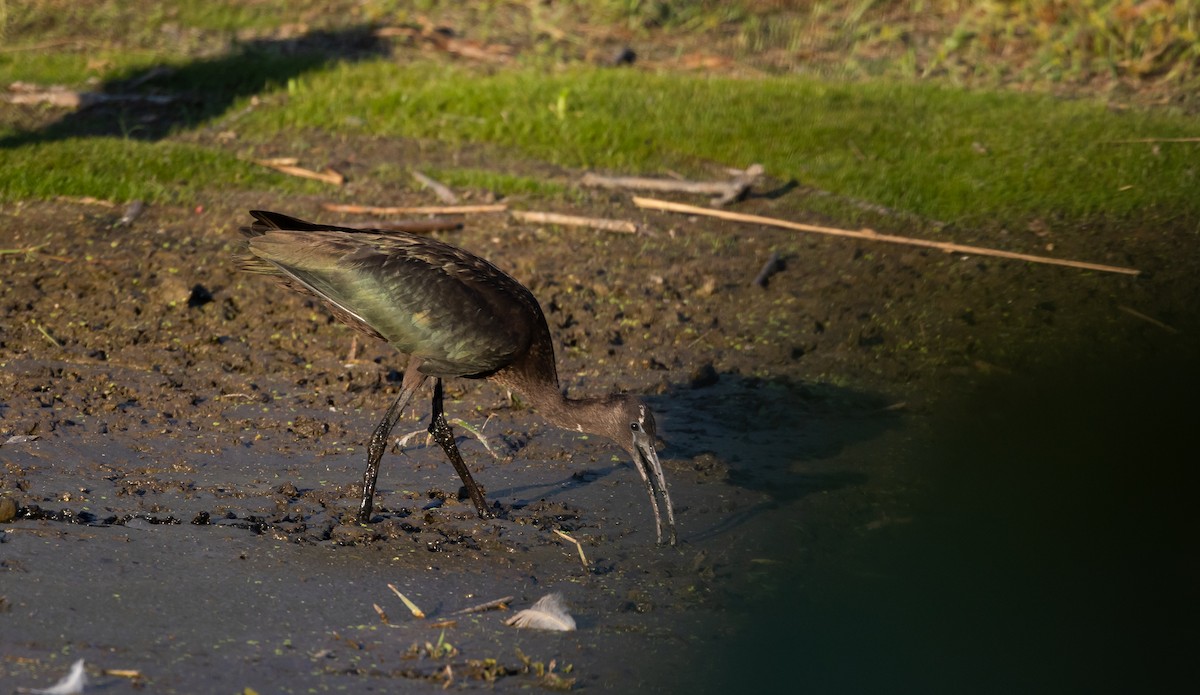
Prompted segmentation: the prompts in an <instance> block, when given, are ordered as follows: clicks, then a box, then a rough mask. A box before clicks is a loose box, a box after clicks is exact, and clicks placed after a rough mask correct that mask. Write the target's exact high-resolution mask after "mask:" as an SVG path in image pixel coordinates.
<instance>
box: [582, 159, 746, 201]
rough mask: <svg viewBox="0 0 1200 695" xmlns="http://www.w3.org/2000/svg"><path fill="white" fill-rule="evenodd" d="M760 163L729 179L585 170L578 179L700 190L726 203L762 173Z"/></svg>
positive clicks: (598, 183)
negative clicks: (710, 179)
mask: <svg viewBox="0 0 1200 695" xmlns="http://www.w3.org/2000/svg"><path fill="white" fill-rule="evenodd" d="M762 173H763V168H762V165H761V164H751V165H750V166H749V167H747V168H746V170H745V171H743V172H740V173H739V174H737V175H736V176H735V177H734V178H733V179H731V180H729V181H677V180H675V179H651V178H642V177H640V176H602V175H600V174H587V175H585V176H584V177H583V179H582V180H581V181H580V183H581V184H582V185H584V186H593V187H597V188H620V189H627V188H632V189H637V190H643V191H659V192H664V191H665V192H680V193H701V194H708V195H715V196H717V197H716V198H714V199H713V201H712V204H713V205H715V206H718V207H719V206H721V205H725V204H727V203H731V202H733V201H734V200H737V199H738V198H740V197H741V196H742V195H744V194H745V193H746V191H747V190H748V189H749V188H750V186H752V185H753V184H754V182H755V181H756V180H757V179H758V177H760V176H762Z"/></svg>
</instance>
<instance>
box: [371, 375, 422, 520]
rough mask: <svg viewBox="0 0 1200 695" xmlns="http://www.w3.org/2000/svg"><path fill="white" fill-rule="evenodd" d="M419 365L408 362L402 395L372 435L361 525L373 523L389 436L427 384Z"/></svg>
mask: <svg viewBox="0 0 1200 695" xmlns="http://www.w3.org/2000/svg"><path fill="white" fill-rule="evenodd" d="M419 365H420V362H418V361H417V360H416V359H410V360H409V361H408V367H406V368H405V370H404V380H403V381H401V382H400V395H399V396H396V401H395V402H394V403H392V407H390V408H388V411H387V414H385V415H384V416H383V420H381V421H380V423H379V426H378V427H376V428H375V432H374V433H373V434H372V435H371V442H370V444H368V445H367V470H366V471H365V472H364V473H363V496H362V502H361V503H360V504H359V506H358V520H359V522H360V523H364V524H366V523H369V522H370V521H371V510H372V507H374V505H375V481H376V480H377V479H378V478H379V459H381V458H383V452H384V451H387V445H388V436H389V435H390V434H391V433H392V428H393V427H395V426H396V421H397V420H399V419H400V413H401V412H402V411H403V410H404V406H406V405H408V401H409V400H411V399H412V395H413V394H414V393H416V391H417V389H419V388H421V384H423V383H425V375H424V374H422V373H420V372H419V371H417V367H418V366H419Z"/></svg>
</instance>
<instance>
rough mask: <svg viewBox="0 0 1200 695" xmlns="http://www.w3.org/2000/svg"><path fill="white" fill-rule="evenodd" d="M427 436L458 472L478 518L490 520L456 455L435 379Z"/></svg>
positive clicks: (473, 481)
mask: <svg viewBox="0 0 1200 695" xmlns="http://www.w3.org/2000/svg"><path fill="white" fill-rule="evenodd" d="M429 434H431V435H433V439H434V441H436V442H437V443H438V444H440V445H441V447H442V449H443V450H444V451H445V452H446V457H447V458H449V459H450V463H451V464H453V465H454V470H456V471H458V477H460V478H462V481H463V486H464V487H466V488H467V494H468V495H470V496H471V501H472V502H474V503H475V511H477V512H479V518H481V519H489V518H491V517H492V513H491V512H490V511H489V510H488V506H487V500H486V499H484V497H483V492H481V491H480V489H479V485H478V484H476V483H475V479H474V478H472V477H471V471H470V470H468V469H467V464H466V463H465V462H464V461H463V458H462V454H460V453H458V445H457V444H455V443H454V432H453V431H452V430H451V429H450V425H449V423H447V422H446V414H445V412H443V410H442V380H441V379H435V380H434V382H433V417H432V418H430V420H429Z"/></svg>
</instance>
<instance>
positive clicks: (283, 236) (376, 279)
mask: <svg viewBox="0 0 1200 695" xmlns="http://www.w3.org/2000/svg"><path fill="white" fill-rule="evenodd" d="M250 214H251V215H253V216H254V219H255V222H254V223H253V224H252V225H251V226H249V227H245V228H243V229H242V232H243V233H244V234H245V235H246V236H247V237H249V241H248V244H247V246H248V251H249V253H248V254H247V255H245V256H243V257H242V258H241V259H240V263H241V266H242V267H243V268H244V269H246V270H249V271H252V272H256V273H264V274H269V275H275V276H277V277H278V278H279V279H280V281H281V282H282V283H283V284H284V285H286V286H287V287H289V288H291V289H293V290H296V291H299V292H303V293H306V294H310V295H313V296H316V297H318V298H319V299H321V300H322V301H323V302H324V303H325V304H326V305H327V306H328V307H329V309H330V310H331V311H332V312H333V314H334V315H335V316H337V318H338V319H340V320H341V321H343V322H345V323H346V324H348V325H349V326H351V327H353V328H355V329H356V330H358V331H361V332H362V333H364V334H366V335H369V336H372V337H375V338H380V339H382V340H386V341H387V342H389V343H391V345H392V346H393V347H395V348H396V349H397V350H399V351H400V352H403V353H406V354H407V355H408V356H409V359H408V366H407V367H406V368H405V370H404V378H403V380H402V381H401V386H400V394H399V396H397V397H396V401H395V402H394V403H392V406H391V407H390V408H388V410H387V414H386V415H384V417H383V420H382V421H381V422H380V423H379V426H378V427H376V428H375V433H374V434H373V435H371V441H370V445H369V446H368V447H367V469H366V472H365V473H364V475H363V497H362V503H361V505H360V506H359V510H358V518H359V520H360V521H361V522H363V523H367V522H369V521H370V519H371V512H372V506H373V497H374V494H375V481H376V478H377V477H378V474H379V459H380V458H381V457H382V456H383V452H384V450H385V449H386V448H387V442H388V438H389V435H390V433H391V431H392V428H393V427H394V426H395V425H396V421H397V420H398V419H399V418H400V413H401V411H402V410H403V409H404V407H405V406H406V405H407V404H408V401H409V399H411V398H412V396H413V394H414V393H415V392H416V391H417V390H418V389H419V388H421V386H422V385H423V384H424V383H425V380H426V379H429V378H432V379H433V414H432V417H431V419H430V423H429V433H430V434H431V435H433V438H434V440H435V441H437V443H438V444H439V445H441V447H442V449H443V450H445V452H446V456H447V457H449V459H450V462H451V463H452V464H453V465H454V468H455V470H456V471H458V475H459V477H460V478H462V481H463V485H465V486H466V489H467V493H468V494H469V495H470V496H471V501H472V502H473V503H474V504H475V509H476V510H477V511H478V512H479V516H481V517H485V518H486V517H488V516H491V514H490V512H489V510H488V506H487V502H486V501H485V500H484V497H483V493H482V492H481V491H480V489H479V486H478V485H476V483H475V480H474V479H473V478H472V477H471V472H470V471H469V470H468V469H467V465H466V463H464V462H463V459H462V456H461V455H460V454H459V452H458V447H457V445H456V444H455V443H454V435H453V433H452V432H451V430H450V426H449V424H447V422H446V418H445V414H444V412H443V410H442V379H443V378H445V377H463V378H467V379H489V380H491V381H492V382H494V383H496V384H499V385H500V386H503V387H506V388H509V389H513V390H515V391H517V392H519V393H521V394H523V395H524V396H525V398H526V399H527V400H528V401H529V403H530V404H531V405H533V406H534V407H535V408H536V409H537V410H538V411H539V412H540V413H541V414H542V416H543V417H545V418H546V419H547V420H549V421H550V422H552V423H554V424H555V425H558V426H559V427H562V428H565V429H569V430H575V431H577V432H587V433H590V434H597V435H601V436H604V437H608V438H609V439H611V440H613V441H615V442H617V443H618V444H621V445H622V446H623V447H625V449H626V450H627V451H628V452H629V454H630V456H631V457H632V458H633V463H634V467H635V468H637V471H638V473H639V474H640V475H641V477H642V482H643V483H644V484H645V486H646V492H647V493H648V494H649V496H650V506H651V508H652V509H653V511H654V529H655V534H656V535H657V538H658V542H659V543H662V541H663V532H662V531H663V529H662V527H663V523H662V517H661V515H660V513H659V499H658V498H659V495H661V496H662V503H663V506H665V507H666V512H667V531H668V537H669V542H670V543H671V544H672V545H674V544H675V540H676V535H675V511H674V509H673V508H672V506H671V497H670V495H669V494H668V493H667V482H666V479H665V478H664V477H663V471H662V465H661V464H660V463H659V460H658V453H657V452H656V451H655V448H654V442H655V427H654V415H653V414H652V413H651V412H650V409H649V408H647V407H646V405H645V404H644V403H642V401H641V400H640V399H638V398H636V397H634V396H628V395H611V396H607V397H603V398H584V399H579V400H573V399H569V398H567V397H566V396H565V395H564V394H563V392H562V389H561V388H560V387H559V384H558V370H557V369H556V368H555V364H554V345H553V344H552V342H551V340H550V330H549V328H547V326H546V318H545V316H543V315H542V310H541V308H540V307H539V306H538V302H537V300H536V299H534V297H533V294H532V293H530V291H529V290H528V289H526V288H525V287H524V286H523V285H521V283H519V282H517V281H516V280H514V279H513V278H512V277H510V276H509V275H508V274H506V273H505V272H503V271H502V270H500V269H499V268H497V267H496V266H494V265H492V264H491V263H489V262H487V261H485V260H483V259H482V258H479V257H478V256H475V255H473V254H470V253H468V252H466V251H464V250H462V249H460V248H456V247H454V246H451V245H449V244H445V243H442V242H440V241H437V240H435V239H430V238H427V237H421V236H416V235H413V234H408V233H405V232H389V231H381V230H371V229H352V228H349V227H334V226H330V225H323V224H314V223H311V222H305V221H303V220H298V219H296V218H294V217H288V216H287V215H281V214H279V213H276V212H264V211H260V210H255V211H251V213H250Z"/></svg>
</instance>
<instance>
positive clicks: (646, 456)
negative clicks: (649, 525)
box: [633, 440, 676, 545]
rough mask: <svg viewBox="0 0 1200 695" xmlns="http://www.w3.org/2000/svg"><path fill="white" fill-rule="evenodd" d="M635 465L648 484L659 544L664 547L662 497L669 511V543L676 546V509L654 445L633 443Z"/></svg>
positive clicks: (643, 480)
mask: <svg viewBox="0 0 1200 695" xmlns="http://www.w3.org/2000/svg"><path fill="white" fill-rule="evenodd" d="M633 451H634V454H633V459H634V460H633V465H634V467H635V468H637V469H638V473H639V474H641V476H642V482H643V483H645V484H646V492H647V494H649V495H650V508H651V509H653V510H654V534H655V537H656V538H657V539H658V544H659V545H662V542H663V533H662V526H663V524H662V514H660V513H659V507H658V497H659V495H662V501H663V506H664V507H666V509H667V531H668V534H669V541H668V542H669V543H670V544H671V545H675V541H676V535H675V508H674V507H673V506H671V494H670V493H669V492H667V479H666V478H665V477H664V476H663V469H662V464H661V463H659V461H658V452H657V451H655V449H654V445H653V444H651V443H649V442H645V441H637V440H635V441H634V443H633Z"/></svg>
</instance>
